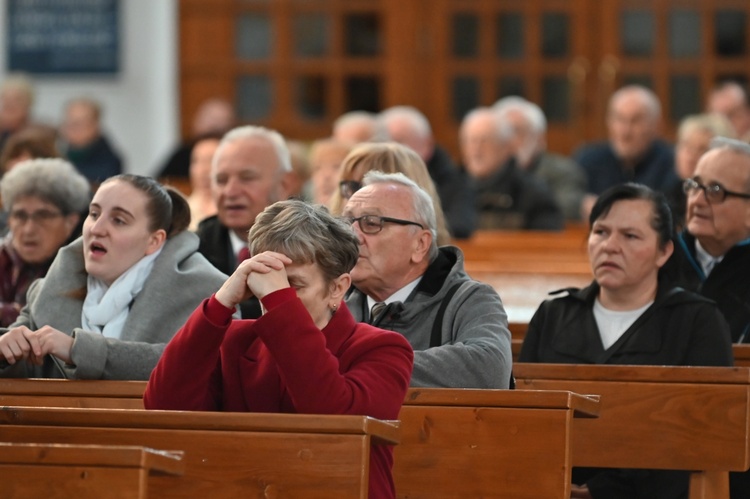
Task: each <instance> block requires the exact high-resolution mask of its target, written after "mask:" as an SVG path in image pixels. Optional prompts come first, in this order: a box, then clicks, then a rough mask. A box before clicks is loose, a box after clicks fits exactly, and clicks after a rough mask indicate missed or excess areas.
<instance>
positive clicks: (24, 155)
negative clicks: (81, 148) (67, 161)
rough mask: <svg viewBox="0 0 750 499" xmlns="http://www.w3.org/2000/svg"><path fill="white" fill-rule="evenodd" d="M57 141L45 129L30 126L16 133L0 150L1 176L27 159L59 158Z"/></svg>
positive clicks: (51, 133) (49, 131) (53, 135)
mask: <svg viewBox="0 0 750 499" xmlns="http://www.w3.org/2000/svg"><path fill="white" fill-rule="evenodd" d="M56 141H57V138H56V136H55V134H54V133H53V132H52V131H51V130H49V129H47V128H44V127H36V126H30V127H26V128H24V129H22V130H20V131H18V132H16V133H14V134H13V135H11V136H10V137H9V138H8V140H7V141H6V142H5V146H3V148H2V149H0V174H2V175H4V174H5V173H7V172H8V171H10V170H11V169H12V168H13V167H14V166H15V165H16V164H18V163H20V162H21V161H25V160H27V159H35V158H59V157H60V152H59V151H58V149H57V145H56Z"/></svg>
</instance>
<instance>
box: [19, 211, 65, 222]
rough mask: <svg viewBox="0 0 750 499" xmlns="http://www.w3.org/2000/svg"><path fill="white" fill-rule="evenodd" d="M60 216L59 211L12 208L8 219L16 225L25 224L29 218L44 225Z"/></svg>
mask: <svg viewBox="0 0 750 499" xmlns="http://www.w3.org/2000/svg"><path fill="white" fill-rule="evenodd" d="M61 216H63V214H62V213H61V212H59V211H50V210H37V211H32V212H31V213H29V212H26V211H23V210H17V211H16V210H13V211H11V212H10V221H11V222H12V223H14V224H17V225H25V224H26V222H28V221H29V220H31V221H32V222H33V223H35V224H36V225H46V224H48V223H49V222H51V221H52V220H54V219H56V218H58V217H61Z"/></svg>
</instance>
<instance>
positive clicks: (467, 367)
mask: <svg viewBox="0 0 750 499" xmlns="http://www.w3.org/2000/svg"><path fill="white" fill-rule="evenodd" d="M363 183H364V187H363V188H362V189H361V190H359V191H357V192H356V193H355V194H354V195H353V196H352V197H351V198H350V199H349V202H348V203H347V205H346V207H345V209H344V216H345V217H348V218H349V220H351V222H352V224H353V227H354V231H355V232H356V234H357V236H358V237H359V241H360V251H359V255H360V257H359V260H358V261H357V264H356V266H355V267H354V269H353V270H352V273H351V274H352V282H353V284H354V287H353V288H352V289H351V290H350V291H349V293H348V295H347V297H346V303H347V305H348V307H349V309H350V310H351V312H352V314H353V315H354V318H355V319H356V320H358V321H368V322H370V323H371V324H374V325H376V326H378V327H381V328H383V329H389V330H392V331H398V332H400V333H401V334H403V335H404V336H405V337H406V339H408V340H409V342H410V343H411V346H412V347H413V348H414V371H413V374H412V380H411V385H412V386H422V387H428V386H429V387H451V388H508V384H509V381H510V373H511V366H512V356H511V349H510V332H509V331H508V319H507V315H506V314H505V309H504V308H503V305H502V302H501V301H500V297H499V296H498V295H497V293H496V292H495V291H494V289H492V287H490V286H488V285H486V284H483V283H480V282H477V281H474V280H472V279H471V278H469V276H468V275H466V272H465V271H464V268H463V254H462V253H461V251H460V250H459V249H458V248H456V247H453V246H444V247H442V248H438V247H437V244H436V243H435V240H436V225H437V224H436V222H435V211H434V208H433V205H432V200H431V199H430V197H429V195H427V193H426V192H425V191H423V190H422V189H421V188H420V187H419V186H417V185H416V184H415V183H414V182H412V181H411V180H409V179H408V178H406V177H405V176H404V175H402V174H400V173H396V174H383V173H380V172H369V173H368V174H366V175H365V178H364V182H363Z"/></svg>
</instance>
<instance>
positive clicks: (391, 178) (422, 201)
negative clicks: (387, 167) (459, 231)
mask: <svg viewBox="0 0 750 499" xmlns="http://www.w3.org/2000/svg"><path fill="white" fill-rule="evenodd" d="M373 184H400V185H403V186H406V187H407V188H408V189H409V190H410V191H411V198H412V210H413V211H414V216H415V217H416V218H417V222H420V223H421V224H422V225H424V226H425V227H426V228H427V229H429V231H430V233H431V234H432V243H431V244H430V250H429V254H428V258H429V260H430V261H433V260H434V259H435V258H437V255H438V246H437V216H436V215H435V205H434V204H433V203H432V198H431V197H430V195H429V194H428V193H427V191H425V190H424V189H422V188H421V187H419V185H417V183H416V182H414V181H413V180H412V179H410V178H409V177H407V176H406V175H404V174H403V173H400V172H399V173H383V172H381V171H377V170H370V171H369V172H367V173H365V176H364V178H363V179H362V185H363V186H367V185H373Z"/></svg>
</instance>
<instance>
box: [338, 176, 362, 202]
mask: <svg viewBox="0 0 750 499" xmlns="http://www.w3.org/2000/svg"><path fill="white" fill-rule="evenodd" d="M361 188H362V182H358V181H356V180H342V181H341V182H339V193H341V197H342V198H344V199H349V198H350V197H352V196H353V195H354V193H355V192H357V191H358V190H360V189H361Z"/></svg>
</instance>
